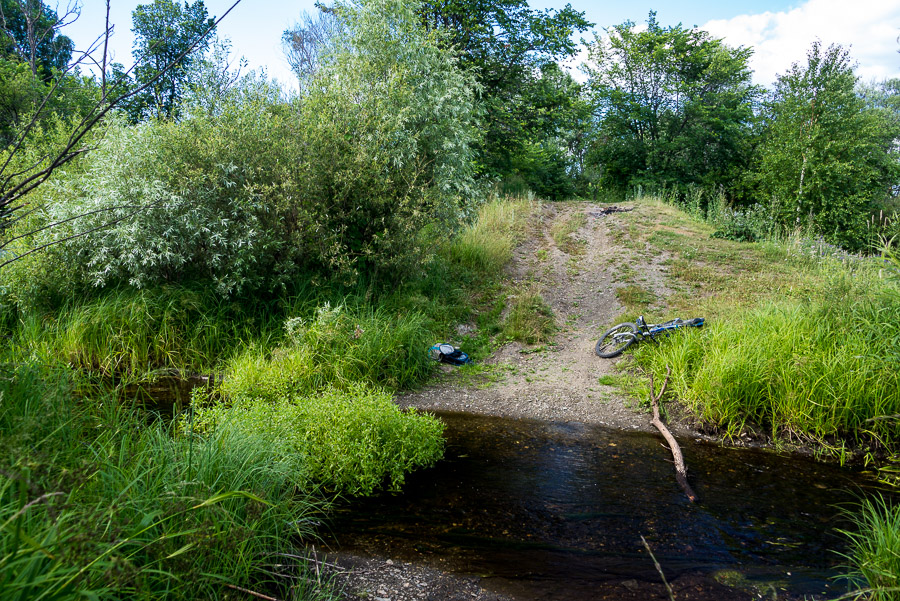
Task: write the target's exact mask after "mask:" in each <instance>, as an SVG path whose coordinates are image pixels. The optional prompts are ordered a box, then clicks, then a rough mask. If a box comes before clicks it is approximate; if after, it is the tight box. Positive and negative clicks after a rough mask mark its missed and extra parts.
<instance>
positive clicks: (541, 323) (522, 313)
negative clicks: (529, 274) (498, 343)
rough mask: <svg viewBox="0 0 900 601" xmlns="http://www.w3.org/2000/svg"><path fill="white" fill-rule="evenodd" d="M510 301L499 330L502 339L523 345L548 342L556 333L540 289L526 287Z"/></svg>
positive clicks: (554, 322)
mask: <svg viewBox="0 0 900 601" xmlns="http://www.w3.org/2000/svg"><path fill="white" fill-rule="evenodd" d="M510 300H511V302H510V304H509V312H508V313H507V314H506V319H505V320H504V322H503V329H502V330H501V334H502V335H503V337H504V338H506V339H507V340H517V341H519V342H524V343H525V344H537V343H540V342H549V341H550V340H551V339H552V337H553V334H554V333H555V332H556V321H555V319H554V317H553V309H551V308H550V306H549V305H548V304H547V301H545V300H544V297H543V296H542V295H541V290H540V288H539V287H537V286H536V285H532V286H528V287H526V288H523V289H522V290H520V291H519V292H518V293H517V294H516V295H515V296H512V297H510Z"/></svg>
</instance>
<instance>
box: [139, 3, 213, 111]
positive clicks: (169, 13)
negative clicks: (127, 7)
mask: <svg viewBox="0 0 900 601" xmlns="http://www.w3.org/2000/svg"><path fill="white" fill-rule="evenodd" d="M132 19H133V22H134V27H133V28H132V32H134V36H135V40H134V50H133V54H134V58H135V61H137V62H139V65H138V67H137V69H136V70H135V83H136V84H137V85H139V86H140V85H143V84H145V83H147V82H150V81H153V80H154V79H155V81H153V83H152V84H151V85H150V86H148V87H147V88H146V90H145V91H143V92H142V93H141V94H139V95H137V96H136V97H135V99H134V101H133V103H132V106H131V109H130V112H131V113H132V115H133V116H138V115H140V116H143V117H149V116H153V117H157V118H163V117H164V118H171V117H175V116H176V114H177V110H178V100H179V98H181V96H182V93H183V91H184V86H185V84H186V82H187V74H188V70H189V68H190V66H191V63H192V62H193V61H194V60H195V58H196V57H198V56H202V55H203V53H204V52H206V50H207V49H208V48H209V43H210V36H209V35H206V36H203V34H204V32H206V31H211V30H214V25H215V19H214V18H212V17H209V16H208V15H207V12H206V6H205V5H204V4H203V0H195V2H194V3H193V4H189V3H187V2H185V3H184V6H182V5H181V4H180V3H178V2H176V1H175V0H153V2H151V3H149V4H142V5H139V6H138V7H137V8H135V9H134V12H133V13H132ZM201 36H202V38H201ZM198 39H201V41H200V43H196V42H197V40H198ZM191 46H193V50H192V51H191V52H188V53H186V54H185V50H186V49H188V48H190V47H191ZM182 55H183V56H182ZM179 57H180V58H179ZM168 65H172V66H171V67H169V68H168V69H167V68H166V67H167V66H168ZM161 73H162V76H160V74H161Z"/></svg>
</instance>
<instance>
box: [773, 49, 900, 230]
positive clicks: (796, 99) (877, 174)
mask: <svg viewBox="0 0 900 601" xmlns="http://www.w3.org/2000/svg"><path fill="white" fill-rule="evenodd" d="M856 83H857V77H856V75H855V74H854V73H853V67H852V65H851V64H850V57H849V53H848V52H847V51H846V50H844V49H843V48H841V47H840V46H837V45H831V46H829V47H828V48H827V49H823V48H822V45H821V43H820V42H815V43H813V45H812V47H811V48H810V50H809V52H808V53H807V60H806V63H805V64H800V63H794V64H793V66H792V67H791V68H790V69H789V70H788V71H787V73H785V74H784V75H781V76H780V77H779V78H778V81H777V82H776V84H775V91H774V94H773V95H772V98H771V99H770V100H769V102H768V103H767V105H766V107H765V111H764V114H765V123H766V131H765V134H764V139H763V143H762V144H761V146H760V148H759V156H758V166H757V169H756V172H755V179H756V182H757V183H758V186H759V198H760V200H761V201H762V202H764V203H765V204H766V205H767V206H768V207H769V209H770V212H771V214H772V215H773V218H774V219H775V221H776V222H777V224H779V225H780V226H781V227H783V228H787V229H790V228H795V227H803V228H808V229H811V230H813V231H815V232H817V233H820V234H822V235H824V236H825V237H826V238H828V239H829V240H831V241H833V242H835V243H838V244H841V245H843V246H845V247H848V248H860V247H861V246H863V245H864V233H865V222H866V219H867V218H868V215H869V209H870V207H871V205H872V203H873V202H875V201H876V200H878V199H880V198H883V197H884V196H885V195H886V194H887V192H888V190H889V188H890V186H891V184H893V183H895V182H896V178H897V176H898V172H897V162H896V160H892V158H891V156H890V153H891V152H893V151H894V140H895V139H896V138H897V137H898V132H897V128H896V124H894V125H893V126H891V123H890V121H889V120H888V119H886V118H883V116H882V115H881V114H880V112H879V111H876V110H874V109H869V108H866V105H865V101H864V100H863V98H861V97H860V96H859V95H858V94H857V93H856Z"/></svg>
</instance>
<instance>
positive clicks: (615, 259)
mask: <svg viewBox="0 0 900 601" xmlns="http://www.w3.org/2000/svg"><path fill="white" fill-rule="evenodd" d="M622 206H623V207H626V208H630V207H629V206H628V205H622ZM604 208H606V209H608V208H609V207H601V206H599V205H594V204H590V203H574V202H572V203H553V204H549V203H548V204H545V205H543V207H542V208H541V209H540V211H539V213H538V214H536V215H535V216H534V218H533V223H532V226H531V227H532V232H531V233H530V234H529V236H528V239H527V240H526V241H525V242H524V243H523V244H522V245H520V246H519V247H518V248H517V249H516V251H515V255H514V259H513V261H512V263H511V265H510V266H509V268H508V276H509V279H510V281H511V284H512V286H511V287H512V288H513V289H515V288H516V287H518V286H525V285H528V284H529V283H533V284H536V285H538V286H539V287H540V289H541V291H542V294H543V297H544V299H545V300H546V301H547V303H548V304H549V305H550V307H551V308H552V309H553V313H554V315H555V317H556V323H557V325H558V326H559V328H560V330H559V331H558V332H557V334H556V336H555V338H554V341H553V344H552V345H547V346H546V347H544V349H543V350H539V351H538V352H532V351H533V349H530V348H528V347H526V346H524V345H522V344H519V343H509V344H507V345H505V346H504V347H503V348H501V349H500V350H499V351H498V352H497V353H496V354H495V356H494V357H493V358H491V359H490V360H489V362H491V363H495V364H497V367H498V368H500V369H498V370H497V371H498V372H499V373H501V374H503V377H502V378H500V381H499V382H495V383H492V384H490V385H489V386H476V385H471V384H468V385H467V384H465V383H463V381H456V380H455V379H454V376H453V373H448V375H447V377H446V378H445V379H444V380H442V381H441V382H440V383H439V384H436V385H434V386H431V387H428V388H426V389H424V390H420V391H416V392H413V393H408V394H406V395H403V396H401V397H399V398H398V399H397V400H398V402H399V403H400V404H401V405H402V406H404V407H416V408H417V409H422V410H445V411H446V410H450V411H468V412H472V413H482V414H486V415H497V416H504V417H516V418H535V419H542V420H551V421H577V422H583V423H589V424H602V425H608V426H612V427H618V428H628V429H649V428H650V426H649V421H648V419H647V417H646V415H644V414H643V413H641V412H635V411H634V410H632V409H630V408H629V407H628V401H627V399H625V398H624V397H623V396H622V394H621V393H620V392H619V391H618V390H617V389H616V388H614V387H612V386H605V385H602V384H600V383H599V382H598V380H599V378H600V377H602V376H604V375H610V374H614V373H616V369H615V362H614V361H611V360H608V359H600V358H598V357H597V356H596V355H595V354H594V345H595V343H596V342H597V339H598V338H599V337H600V335H602V333H603V332H604V331H605V330H606V329H607V328H608V327H609V326H610V325H612V324H613V322H614V321H615V320H616V318H617V317H619V316H621V315H622V312H623V310H624V307H623V306H622V304H621V303H620V302H619V300H618V299H617V296H616V290H617V288H619V287H620V286H622V284H620V283H618V282H617V273H618V272H619V271H620V270H621V269H622V268H623V266H632V267H634V268H637V269H640V270H641V272H642V274H643V275H644V278H645V281H644V282H642V287H643V288H644V289H647V290H648V291H651V292H653V293H654V294H655V295H656V296H657V297H659V298H664V297H665V295H666V293H667V290H666V287H665V284H664V282H665V279H664V273H663V270H664V267H662V266H661V265H660V258H659V257H652V256H649V255H647V256H645V255H643V253H639V252H637V251H635V250H632V249H629V248H628V247H627V246H626V245H623V244H617V243H616V242H615V241H614V238H615V237H616V235H615V233H616V225H617V224H616V220H617V219H618V218H619V216H620V215H619V214H618V213H615V212H613V213H605V212H604ZM573 220H574V221H573ZM573 222H574V223H583V225H582V226H581V227H580V228H578V229H577V230H576V231H575V232H574V233H572V234H570V235H569V236H568V240H560V241H562V242H563V246H564V248H560V245H558V244H557V242H556V241H555V240H554V236H553V234H552V231H553V226H554V224H564V223H573ZM630 318H631V319H633V316H631V317H630ZM451 370H452V368H447V371H448V372H451Z"/></svg>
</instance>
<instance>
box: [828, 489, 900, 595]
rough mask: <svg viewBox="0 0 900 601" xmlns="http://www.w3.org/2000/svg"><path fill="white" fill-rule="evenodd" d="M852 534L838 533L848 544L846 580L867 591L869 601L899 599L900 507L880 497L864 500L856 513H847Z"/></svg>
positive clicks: (844, 531) (846, 532)
mask: <svg viewBox="0 0 900 601" xmlns="http://www.w3.org/2000/svg"><path fill="white" fill-rule="evenodd" d="M847 517H848V518H849V519H850V520H851V521H852V522H853V523H854V526H855V529H854V530H853V531H848V530H842V531H841V532H842V533H843V534H844V535H845V536H846V537H847V538H848V539H849V541H850V551H849V553H848V554H847V555H846V556H845V557H846V559H847V560H848V562H849V565H848V566H847V569H848V577H849V579H850V580H851V582H853V583H854V584H856V585H858V586H860V587H861V588H862V589H866V594H865V598H866V599H871V600H872V601H897V600H898V599H900V505H894V504H892V503H891V502H890V501H888V500H887V499H885V498H884V497H882V496H878V497H872V498H869V499H864V500H863V501H862V503H861V506H860V507H859V509H858V510H856V511H848V512H847Z"/></svg>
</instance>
